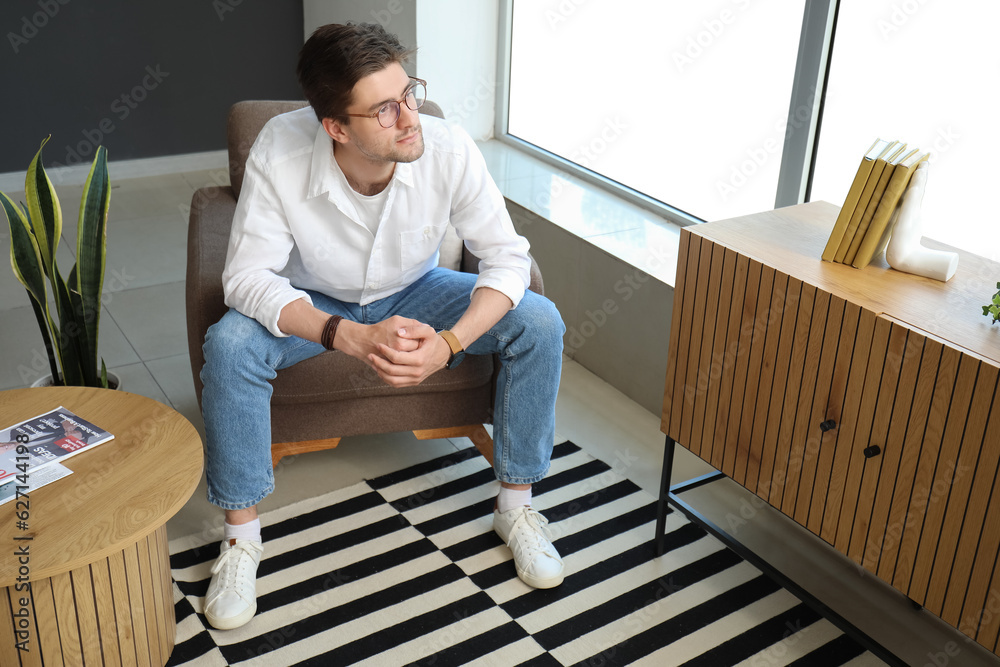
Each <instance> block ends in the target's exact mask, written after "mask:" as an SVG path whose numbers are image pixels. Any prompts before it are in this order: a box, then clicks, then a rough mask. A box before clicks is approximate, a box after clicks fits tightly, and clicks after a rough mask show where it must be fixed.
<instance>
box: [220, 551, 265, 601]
mask: <svg viewBox="0 0 1000 667" xmlns="http://www.w3.org/2000/svg"><path fill="white" fill-rule="evenodd" d="M251 551H257V552H259V553H263V551H264V550H263V549H261V548H260V547H258V546H257V545H256V544H254V543H253V542H237V543H236V544H234V545H233V546H231V547H230V548H229V549H227V550H226V552H225V553H224V554H222V558H219V559H218V560H217V561H215V564H214V565H213V566H212V574H215V573H217V572H219V571H220V570H221V572H222V574H221V575H220V576H219V587H218V588H216V595H215V596H214V597H213V598H212V599H211V600H209V601H208V604H211V603H212V602H213V601H215V600H216V599H217V598H218V597H219V596H220V595H222V594H223V593H225V592H226V591H233V592H234V593H236V594H237V595H239V596H240V597H241V598H243V599H244V600H247V595H245V593H246V591H245V590H242V589H237V588H236V582H237V581H239V580H240V577H239V575H240V573H241V572H242V571H243V570H244V569H246V568H247V567H249V565H250V563H252V562H253V555H252V554H251V553H250V552H251ZM237 552H239V553H237ZM247 601H248V602H249V600H247Z"/></svg>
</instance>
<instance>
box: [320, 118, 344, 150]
mask: <svg viewBox="0 0 1000 667" xmlns="http://www.w3.org/2000/svg"><path fill="white" fill-rule="evenodd" d="M323 129H324V130H326V133H327V134H328V135H330V138H331V139H333V140H334V141H336V142H338V143H341V144H346V143H347V142H349V141H350V137H349V136H348V134H347V132H345V131H344V126H343V124H342V123H341V122H340V121H339V120H337V119H335V118H324V119H323Z"/></svg>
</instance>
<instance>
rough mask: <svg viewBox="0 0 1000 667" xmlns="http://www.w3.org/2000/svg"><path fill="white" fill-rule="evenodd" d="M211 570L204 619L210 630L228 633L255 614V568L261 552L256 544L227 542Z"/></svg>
mask: <svg viewBox="0 0 1000 667" xmlns="http://www.w3.org/2000/svg"><path fill="white" fill-rule="evenodd" d="M221 551H222V553H220V554H219V557H218V558H217V559H216V561H215V565H213V566H212V581H211V582H209V584H208V593H207V594H206V595H205V617H206V618H207V619H208V622H209V623H211V624H212V627H214V628H218V629H219V630H232V629H233V628H238V627H240V626H241V625H243V624H245V623H246V622H247V621H249V620H250V619H251V618H253V615H254V614H256V613H257V566H258V565H259V564H260V557H261V554H263V553H264V548H263V547H262V546H261V543H260V542H250V541H248V540H236V543H235V544H233V545H232V546H230V544H229V540H225V541H224V542H223V543H222V549H221Z"/></svg>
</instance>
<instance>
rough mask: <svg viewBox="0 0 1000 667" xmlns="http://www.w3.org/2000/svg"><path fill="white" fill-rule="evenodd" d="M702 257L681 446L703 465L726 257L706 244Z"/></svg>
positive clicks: (707, 455)
mask: <svg viewBox="0 0 1000 667" xmlns="http://www.w3.org/2000/svg"><path fill="white" fill-rule="evenodd" d="M706 250H707V253H706ZM702 253H703V254H702V257H703V259H702V261H705V260H704V256H705V254H709V255H710V256H711V259H710V260H709V261H710V262H711V265H710V266H709V271H708V291H707V295H706V297H705V299H704V301H705V303H704V304H701V307H702V309H703V311H704V316H703V317H702V318H701V346H700V352H699V361H698V365H697V366H696V367H695V371H696V373H695V374H694V377H693V381H692V382H691V383H690V385H691V387H693V390H694V395H695V400H694V410H693V414H692V418H691V421H690V422H689V424H690V428H691V433H690V434H689V435H688V437H687V440H685V442H690V443H691V450H692V451H693V452H695V453H696V454H698V455H699V456H701V458H703V459H705V460H706V461H707V460H709V459H711V458H712V444H711V442H710V441H709V442H706V432H705V410H706V407H707V405H708V396H709V393H710V392H713V393H715V394H716V395H718V391H719V387H718V384H717V383H715V382H712V381H711V368H712V354H713V352H714V348H713V345H714V344H715V330H716V326H717V325H718V323H719V322H720V321H721V322H722V323H723V326H725V322H726V319H727V318H728V312H726V313H722V312H721V311H720V308H719V303H720V302H719V292H720V289H721V285H722V275H723V273H724V272H725V268H724V266H723V265H724V262H725V257H726V249H725V248H724V247H723V246H721V245H717V244H707V245H705V246H704V247H703V249H702ZM703 294H706V292H705V290H704V289H702V290H699V292H698V297H697V299H696V301H695V303H696V304H698V301H699V300H700V299H701V297H702V295H703ZM697 307H698V306H697V305H696V308H697ZM688 378H689V379H692V377H691V369H688ZM685 391H687V388H685Z"/></svg>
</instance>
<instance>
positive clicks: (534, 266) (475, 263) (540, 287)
mask: <svg viewBox="0 0 1000 667" xmlns="http://www.w3.org/2000/svg"><path fill="white" fill-rule="evenodd" d="M528 257H529V258H531V284H529V285H528V289H530V290H531V291H532V292H535V293H536V294H545V288H544V284H543V283H542V272H541V270H540V269H539V268H538V263H537V262H536V261H535V258H534V257H532V256H531V253H528ZM462 271H465V272H466V273H479V258H477V257H476V256H475V255H473V254H472V253H471V252H469V249H468V248H466V247H465V246H462Z"/></svg>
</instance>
